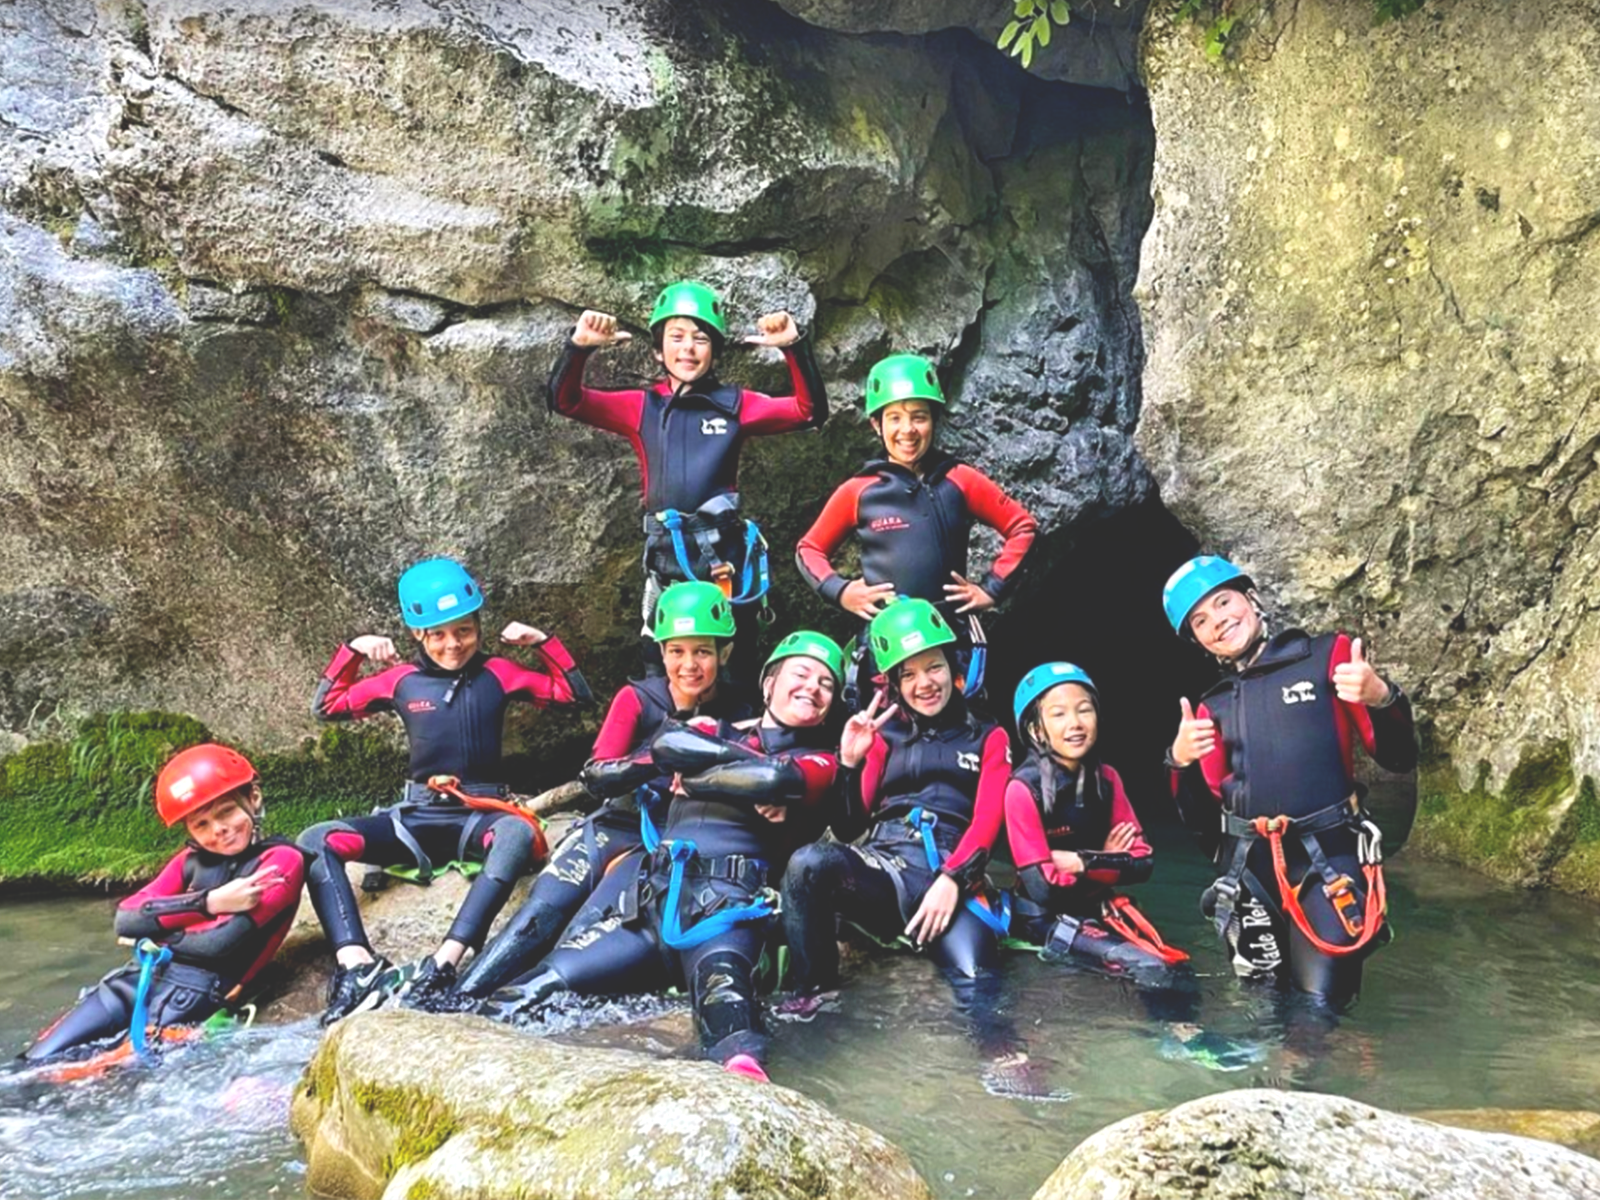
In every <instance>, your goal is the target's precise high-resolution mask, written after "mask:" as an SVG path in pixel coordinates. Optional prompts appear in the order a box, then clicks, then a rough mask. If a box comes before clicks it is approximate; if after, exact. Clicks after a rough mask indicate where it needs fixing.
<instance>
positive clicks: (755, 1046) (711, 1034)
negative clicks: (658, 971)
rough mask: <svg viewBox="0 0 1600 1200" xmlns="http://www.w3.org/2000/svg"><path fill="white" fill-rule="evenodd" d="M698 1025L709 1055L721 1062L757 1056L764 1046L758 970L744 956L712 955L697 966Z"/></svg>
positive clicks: (693, 990) (693, 981)
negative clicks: (757, 995) (757, 980)
mask: <svg viewBox="0 0 1600 1200" xmlns="http://www.w3.org/2000/svg"><path fill="white" fill-rule="evenodd" d="M688 982H689V987H690V992H691V994H692V995H693V996H694V1001H695V1005H694V1009H695V1024H696V1025H697V1026H698V1027H699V1032H700V1043H701V1045H702V1046H703V1047H704V1048H705V1051H706V1053H707V1055H709V1056H710V1057H712V1058H717V1059H722V1058H727V1057H729V1056H730V1055H733V1054H748V1053H756V1052H757V1051H758V1050H759V1049H760V1048H761V1047H763V1046H764V1044H765V1038H764V1037H763V1036H762V1035H761V1033H760V1030H759V1024H760V1019H759V1008H758V1005H757V1003H756V988H755V967H754V964H752V963H751V962H750V960H749V959H747V958H746V957H745V956H744V955H742V954H738V953H735V952H732V951H716V950H714V951H712V952H711V953H709V954H707V955H705V956H704V957H703V958H701V959H700V960H699V961H698V962H697V963H695V965H694V977H693V978H692V979H690V980H689V981H688Z"/></svg>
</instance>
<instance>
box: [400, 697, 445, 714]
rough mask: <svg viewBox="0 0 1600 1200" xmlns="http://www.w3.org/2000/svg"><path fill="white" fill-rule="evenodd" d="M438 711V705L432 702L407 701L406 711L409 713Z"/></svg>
mask: <svg viewBox="0 0 1600 1200" xmlns="http://www.w3.org/2000/svg"><path fill="white" fill-rule="evenodd" d="M438 709H439V706H438V705H437V704H435V703H434V702H433V701H432V700H407V701H406V711H407V712H414V713H421V712H437V711H438Z"/></svg>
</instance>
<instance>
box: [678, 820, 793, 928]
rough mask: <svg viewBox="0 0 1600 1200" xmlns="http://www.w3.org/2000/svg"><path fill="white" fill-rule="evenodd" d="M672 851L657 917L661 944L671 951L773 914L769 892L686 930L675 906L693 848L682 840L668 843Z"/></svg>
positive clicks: (705, 919)
mask: <svg viewBox="0 0 1600 1200" xmlns="http://www.w3.org/2000/svg"><path fill="white" fill-rule="evenodd" d="M667 845H668V846H670V847H671V850H672V874H671V876H670V877H669V878H668V880H667V899H666V911H665V912H663V913H662V915H661V940H662V941H663V942H665V943H666V944H667V945H668V946H670V947H672V949H674V950H692V949H694V948H695V947H696V946H699V945H701V944H703V943H705V942H709V941H710V940H711V939H712V938H714V937H717V936H718V935H719V934H723V933H727V932H728V931H729V930H730V929H732V928H734V927H735V926H737V925H743V924H744V923H746V922H747V921H765V920H766V919H767V918H768V917H771V916H773V915H774V914H775V913H776V912H777V911H778V909H777V905H775V904H774V903H773V902H772V895H771V893H770V892H767V893H763V894H762V895H761V896H760V897H759V898H758V899H757V900H755V901H754V902H753V903H751V904H742V905H740V906H739V907H738V908H725V909H723V910H722V911H721V912H714V913H712V914H711V915H710V916H708V917H705V918H704V919H702V920H700V921H697V922H695V924H693V925H691V926H690V927H689V928H688V929H685V928H683V923H682V920H681V919H680V917H679V916H678V902H679V899H680V898H681V897H682V895H683V873H684V870H685V869H686V868H687V867H688V865H689V860H690V859H692V858H693V857H694V855H695V844H694V843H693V842H691V841H688V840H684V841H681V842H668V843H667Z"/></svg>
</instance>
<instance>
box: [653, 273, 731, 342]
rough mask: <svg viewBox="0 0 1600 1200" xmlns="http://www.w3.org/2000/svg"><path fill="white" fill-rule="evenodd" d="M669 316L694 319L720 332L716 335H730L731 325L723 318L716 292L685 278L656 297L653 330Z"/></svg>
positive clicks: (665, 288) (663, 289) (720, 303)
mask: <svg viewBox="0 0 1600 1200" xmlns="http://www.w3.org/2000/svg"><path fill="white" fill-rule="evenodd" d="M669 317H692V318H693V319H694V320H696V321H699V322H701V323H703V324H705V325H709V326H710V327H711V328H712V329H714V330H716V331H717V336H719V337H727V336H728V322H727V321H726V319H724V317H723V315H722V301H721V300H719V299H717V294H716V292H714V291H712V290H711V288H710V287H708V286H707V285H706V284H703V283H696V282H695V281H694V280H692V279H685V280H682V281H681V282H678V283H673V284H668V285H667V286H666V287H664V288H662V289H661V295H659V296H657V297H656V307H655V310H654V311H653V312H652V313H651V314H650V329H651V331H652V332H654V331H655V328H656V326H657V325H660V324H661V323H662V322H663V321H665V320H667V319H668V318H669Z"/></svg>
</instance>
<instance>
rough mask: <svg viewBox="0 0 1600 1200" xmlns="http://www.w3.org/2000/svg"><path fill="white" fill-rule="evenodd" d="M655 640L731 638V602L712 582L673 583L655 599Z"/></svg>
mask: <svg viewBox="0 0 1600 1200" xmlns="http://www.w3.org/2000/svg"><path fill="white" fill-rule="evenodd" d="M654 634H655V639H656V641H658V642H665V641H667V640H669V639H671V638H679V637H714V638H731V637H732V636H733V605H732V604H731V603H729V601H728V598H727V597H726V596H724V595H723V594H722V589H721V588H719V587H718V586H717V585H716V584H714V583H675V584H673V585H672V586H671V587H669V588H668V589H667V590H666V591H664V592H662V593H661V599H660V600H657V601H656V621H655V627H654Z"/></svg>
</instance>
